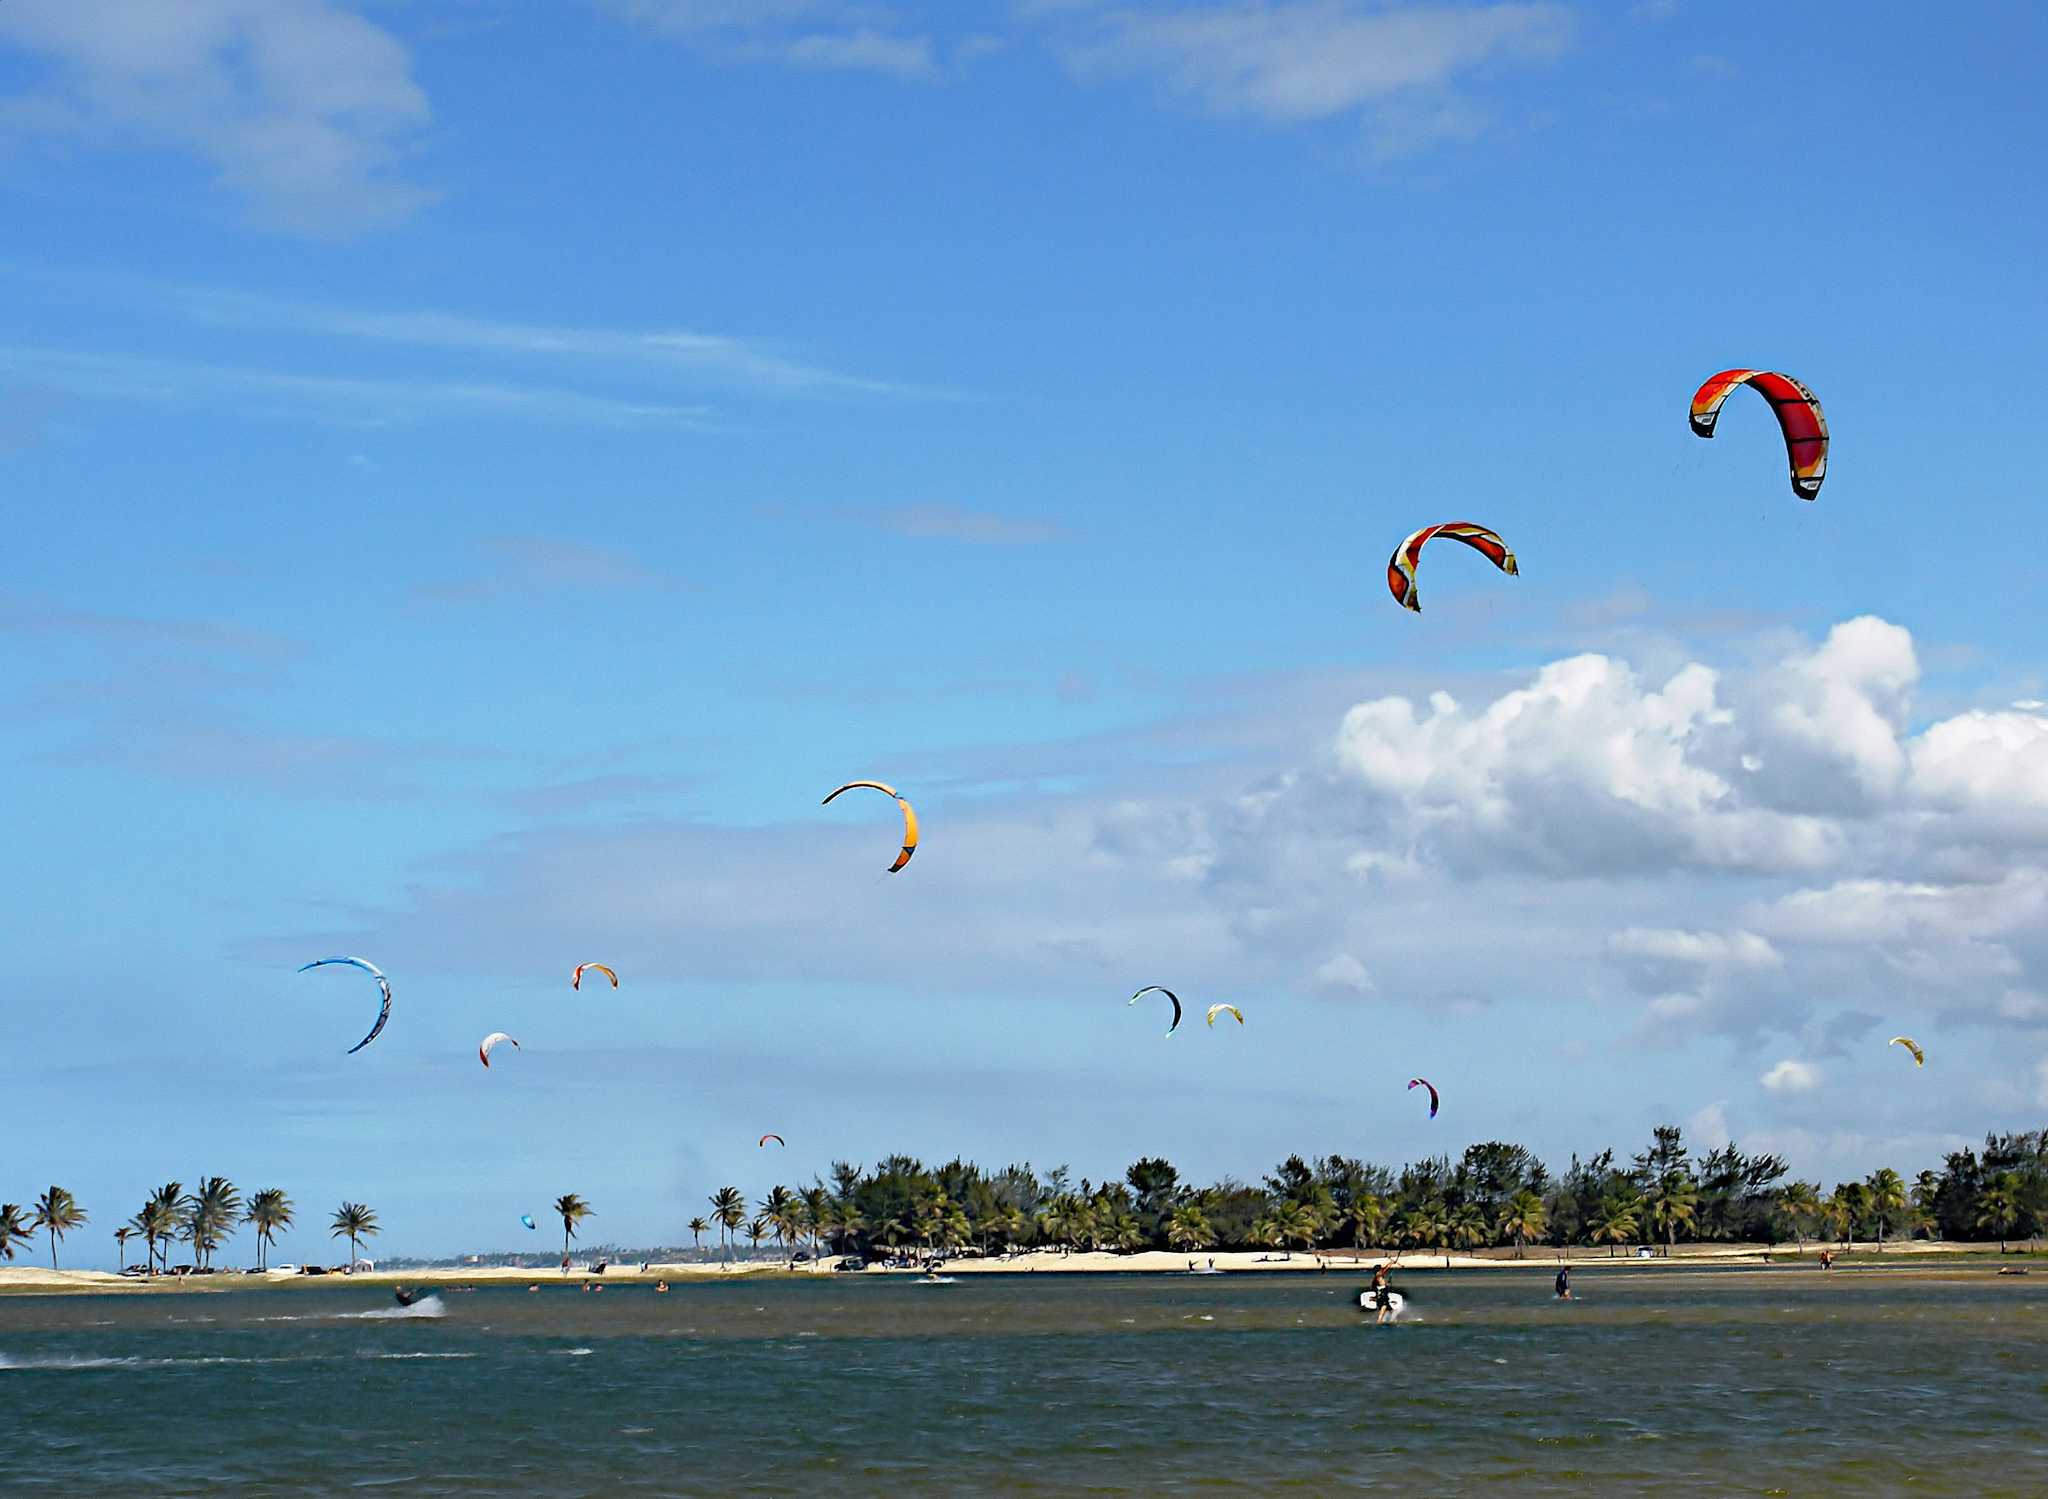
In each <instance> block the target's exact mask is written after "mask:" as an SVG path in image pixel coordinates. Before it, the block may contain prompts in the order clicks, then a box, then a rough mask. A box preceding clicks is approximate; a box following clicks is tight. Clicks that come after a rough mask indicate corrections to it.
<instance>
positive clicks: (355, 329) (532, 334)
mask: <svg viewBox="0 0 2048 1499" xmlns="http://www.w3.org/2000/svg"><path fill="white" fill-rule="evenodd" d="M121 289H122V290H125V291H127V292H129V293H130V294H133V295H135V296H136V297H137V298H138V299H139V300H142V301H145V302H148V303H151V304H153V305H156V306H159V307H162V308H163V309H165V310H167V311H169V312H171V313H172V314H174V315H175V316H178V317H181V318H183V319H186V320H188V321H190V322H193V323H196V324H199V325H201V326H204V327H210V328H221V329H228V330H236V331H249V332H258V333H290V334H297V335H303V336H306V337H310V338H340V339H348V340H351V341H354V342H358V343H365V344H385V345H391V346H394V347H401V348H411V349H438V350H445V351H449V352H453V353H459V354H487V355H492V356H496V357H499V358H503V359H521V360H528V361H533V362H537V363H550V364H562V363H579V364H584V365H623V366H638V367H640V368H642V369H647V370H661V369H668V370H672V371H676V372H679V373H682V374H689V375H695V376H699V377H704V378H710V379H715V380H717V381H719V382H721V383H725V384H733V385H745V386H750V387H755V388H761V389H770V390H777V391H784V392H791V393H848V394H858V395H891V394H899V395H900V394H929V392H915V391H912V390H911V389H910V388H909V387H906V386H899V385H892V384H890V383H888V382H886V381H880V380H869V379H864V378H862V377H860V376H857V375H848V374H843V373H840V372H838V371H836V370H830V369H824V368H821V367H819V366H817V365H814V364H808V363H804V362H802V361H800V360H796V359H792V358H790V357H788V356H787V355H786V354H782V353H778V352H777V351H776V350H774V349H773V348H771V347H769V346H768V345H767V344H765V343H763V342H762V341H760V340H755V339H745V338H736V337H732V336H730V335H726V334H717V333H701V332H697V331H695V330H693V329H686V328H644V329H634V328H579V327H568V326H563V325H561V324H549V323H525V322H514V321H508V320H505V319H501V318H487V317H475V316H471V315H469V314H465V313H459V312H447V311H441V310H436V309H432V308H403V309H396V310H387V309H381V308H365V307H349V306H343V305H339V304H336V303H331V302H318V301H308V300H305V299H303V298H293V297H272V296H264V295H262V294H260V293H254V292H244V291H234V290H230V289H227V288H222V287H197V286H164V285H161V284H157V283H146V282H144V283H137V282H128V283H123V284H122V286H121Z"/></svg>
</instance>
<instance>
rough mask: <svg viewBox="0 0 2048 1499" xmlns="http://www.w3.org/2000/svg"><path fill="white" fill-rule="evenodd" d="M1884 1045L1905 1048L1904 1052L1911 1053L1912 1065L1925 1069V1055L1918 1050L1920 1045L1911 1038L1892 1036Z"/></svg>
mask: <svg viewBox="0 0 2048 1499" xmlns="http://www.w3.org/2000/svg"><path fill="white" fill-rule="evenodd" d="M1885 1045H1887V1046H1903V1047H1905V1048H1906V1050H1908V1051H1910V1052H1911V1053H1913V1065H1914V1066H1915V1067H1925V1066H1926V1065H1927V1053H1926V1052H1924V1051H1922V1050H1921V1049H1920V1043H1919V1042H1918V1041H1915V1040H1914V1039H1913V1038H1912V1037H1911V1036H1894V1037H1892V1038H1891V1040H1889V1041H1887V1042H1885Z"/></svg>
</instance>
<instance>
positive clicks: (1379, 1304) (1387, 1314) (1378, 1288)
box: [1372, 1262, 1394, 1327]
mask: <svg viewBox="0 0 2048 1499" xmlns="http://www.w3.org/2000/svg"><path fill="white" fill-rule="evenodd" d="M1372 1304H1373V1306H1374V1307H1376V1308H1377V1309H1378V1315H1377V1316H1375V1317H1374V1318H1373V1322H1374V1324H1375V1325H1376V1326H1380V1327H1384V1326H1385V1325H1386V1324H1387V1323H1389V1322H1391V1321H1393V1320H1394V1287H1393V1282H1392V1280H1391V1279H1390V1277H1389V1271H1388V1266H1387V1265H1386V1264H1385V1263H1384V1262H1382V1263H1380V1264H1377V1265H1375V1266H1373V1267H1372Z"/></svg>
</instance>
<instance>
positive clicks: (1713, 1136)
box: [1685, 1099, 1730, 1150]
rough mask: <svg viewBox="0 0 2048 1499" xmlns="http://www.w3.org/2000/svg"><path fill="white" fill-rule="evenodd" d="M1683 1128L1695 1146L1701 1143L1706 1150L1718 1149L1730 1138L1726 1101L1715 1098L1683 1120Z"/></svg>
mask: <svg viewBox="0 0 2048 1499" xmlns="http://www.w3.org/2000/svg"><path fill="white" fill-rule="evenodd" d="M1685 1130H1686V1133H1687V1134H1688V1135H1690V1136H1691V1137H1692V1141H1693V1144H1694V1146H1695V1147H1697V1146H1702V1145H1703V1146H1705V1147H1706V1148H1707V1149H1708V1150H1719V1149H1720V1148H1721V1147H1722V1146H1723V1145H1726V1144H1727V1143H1728V1141H1729V1139H1730V1136H1729V1133H1728V1107H1727V1101H1726V1100H1725V1099H1717V1100H1715V1101H1714V1102H1713V1103H1710V1104H1708V1105H1707V1106H1706V1107H1705V1108H1703V1109H1701V1110H1699V1111H1698V1112H1697V1113H1695V1114H1694V1115H1693V1116H1692V1118H1690V1119H1688V1120H1686V1121H1685Z"/></svg>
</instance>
